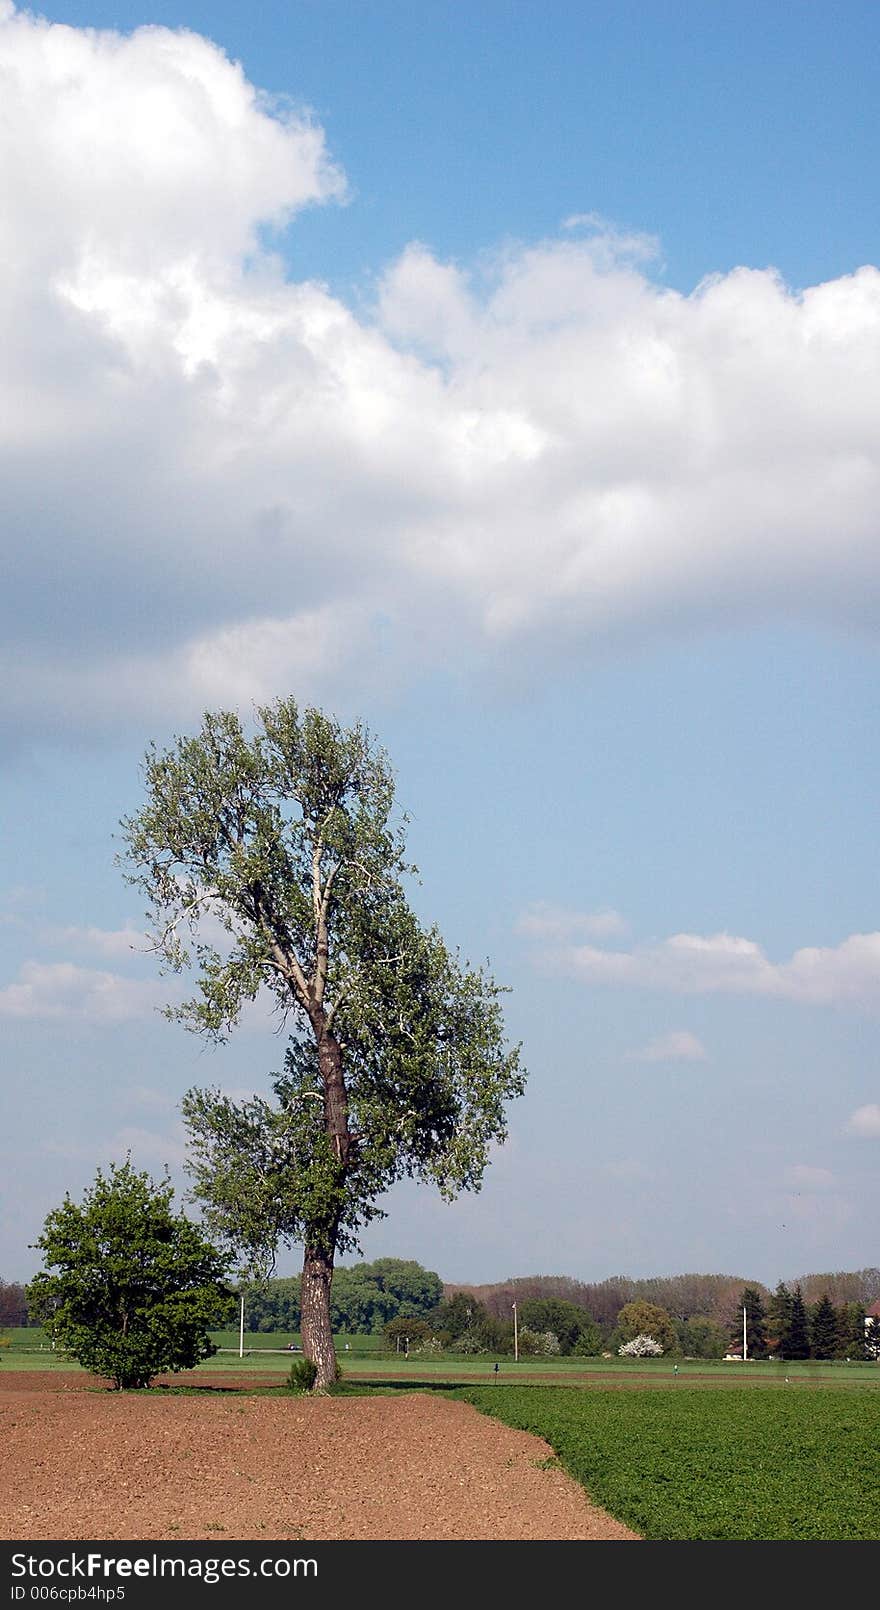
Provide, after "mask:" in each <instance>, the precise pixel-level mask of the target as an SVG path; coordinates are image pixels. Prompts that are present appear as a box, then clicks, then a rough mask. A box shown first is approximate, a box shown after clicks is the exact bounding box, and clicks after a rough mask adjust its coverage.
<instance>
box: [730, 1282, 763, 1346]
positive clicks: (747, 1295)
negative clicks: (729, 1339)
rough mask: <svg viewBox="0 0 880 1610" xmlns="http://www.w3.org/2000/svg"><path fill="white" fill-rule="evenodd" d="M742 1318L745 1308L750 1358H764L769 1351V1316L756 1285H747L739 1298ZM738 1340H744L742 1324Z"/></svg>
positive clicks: (747, 1344)
mask: <svg viewBox="0 0 880 1610" xmlns="http://www.w3.org/2000/svg"><path fill="white" fill-rule="evenodd" d="M739 1306H740V1318H742V1310H743V1309H745V1316H746V1348H747V1350H748V1356H749V1358H763V1357H764V1355H765V1353H766V1352H767V1322H766V1320H767V1316H766V1313H765V1310H764V1300H763V1298H762V1296H761V1293H760V1292H759V1291H758V1289H757V1287H756V1286H745V1287H744V1288H743V1291H742V1294H741V1296H740V1300H739ZM737 1341H740V1342H741V1341H742V1325H740V1326H739V1330H738V1335H737Z"/></svg>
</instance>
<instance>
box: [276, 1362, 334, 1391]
mask: <svg viewBox="0 0 880 1610" xmlns="http://www.w3.org/2000/svg"><path fill="white" fill-rule="evenodd" d="M336 1373H337V1377H338V1375H339V1370H338V1368H337V1372H336ZM317 1378H318V1366H317V1364H315V1362H314V1360H313V1359H310V1358H297V1359H294V1361H293V1363H292V1364H291V1366H290V1374H289V1375H288V1377H287V1389H288V1391H289V1392H311V1390H312V1387H313V1386H314V1384H315V1381H316V1380H317Z"/></svg>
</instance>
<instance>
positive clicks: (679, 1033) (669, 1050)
mask: <svg viewBox="0 0 880 1610" xmlns="http://www.w3.org/2000/svg"><path fill="white" fill-rule="evenodd" d="M631 1057H632V1060H633V1061H634V1062H706V1061H707V1060H708V1052H707V1051H706V1047H705V1046H704V1044H703V1042H702V1040H700V1039H698V1038H697V1036H696V1034H691V1032H690V1030H689V1029H674V1030H673V1031H672V1032H671V1033H669V1034H661V1035H658V1037H657V1039H656V1040H651V1041H650V1042H649V1043H648V1044H647V1045H646V1046H644V1047H643V1048H642V1050H641V1051H633V1052H631Z"/></svg>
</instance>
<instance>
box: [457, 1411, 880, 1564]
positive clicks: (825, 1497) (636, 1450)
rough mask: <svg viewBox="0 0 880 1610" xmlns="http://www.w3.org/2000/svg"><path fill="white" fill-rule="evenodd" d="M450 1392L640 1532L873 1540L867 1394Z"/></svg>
mask: <svg viewBox="0 0 880 1610" xmlns="http://www.w3.org/2000/svg"><path fill="white" fill-rule="evenodd" d="M455 1396H456V1397H460V1398H464V1399H465V1400H466V1401H467V1402H469V1403H474V1404H476V1406H477V1407H478V1408H480V1409H482V1410H483V1411H484V1413H487V1414H492V1415H494V1416H495V1417H496V1418H497V1419H500V1420H503V1421H504V1422H505V1423H506V1424H507V1425H511V1426H515V1427H517V1428H518V1429H520V1430H524V1431H531V1432H533V1433H535V1434H536V1435H537V1436H539V1437H543V1438H544V1439H545V1441H547V1442H549V1444H550V1446H551V1447H552V1448H553V1449H554V1450H555V1452H556V1454H557V1455H558V1456H559V1458H560V1459H561V1460H562V1462H563V1464H564V1465H565V1467H566V1469H567V1470H569V1471H570V1472H571V1474H572V1475H573V1476H575V1477H576V1479H577V1480H578V1481H580V1482H582V1483H583V1485H584V1486H585V1487H586V1489H587V1491H588V1492H589V1494H590V1496H591V1497H592V1498H593V1499H594V1500H596V1501H597V1502H598V1503H600V1504H602V1505H604V1506H605V1507H606V1508H607V1509H609V1510H611V1512H612V1514H614V1515H616V1516H617V1517H618V1519H620V1520H622V1521H624V1522H626V1524H627V1525H629V1526H631V1527H632V1528H633V1530H634V1531H636V1532H639V1533H641V1534H642V1535H643V1536H645V1537H647V1538H649V1539H652V1540H664V1539H703V1540H707V1541H714V1540H725V1539H733V1540H742V1541H760V1540H767V1541H775V1540H783V1539H798V1540H809V1539H813V1540H823V1539H824V1540H828V1541H837V1540H849V1539H866V1540H871V1539H872V1540H874V1541H877V1540H878V1539H880V1510H878V1506H877V1491H878V1488H880V1393H876V1392H859V1391H851V1390H847V1389H842V1390H829V1389H827V1388H821V1387H820V1388H815V1389H813V1390H811V1391H809V1392H800V1391H798V1390H797V1389H796V1388H790V1387H784V1386H780V1389H779V1390H778V1391H774V1392H768V1391H756V1392H749V1391H729V1392H711V1393H710V1392H706V1391H702V1390H699V1389H692V1388H691V1389H688V1388H687V1387H683V1386H681V1385H680V1384H677V1385H676V1387H675V1388H674V1389H673V1390H668V1391H667V1390H663V1389H656V1388H655V1389H653V1390H651V1391H639V1390H635V1391H628V1392H577V1391H572V1390H571V1389H570V1388H566V1387H557V1388H553V1387H538V1386H532V1387H527V1388H523V1387H507V1386H489V1387H467V1388H463V1389H461V1390H459V1391H457V1392H456V1393H455ZM732 1449H735V1450H736V1457H735V1459H734V1458H731V1450H732Z"/></svg>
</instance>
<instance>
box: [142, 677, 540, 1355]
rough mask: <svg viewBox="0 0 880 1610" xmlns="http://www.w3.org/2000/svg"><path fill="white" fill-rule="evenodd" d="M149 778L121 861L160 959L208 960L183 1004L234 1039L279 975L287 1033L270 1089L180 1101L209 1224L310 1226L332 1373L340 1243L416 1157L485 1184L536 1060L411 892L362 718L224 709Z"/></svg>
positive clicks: (251, 1252)
mask: <svg viewBox="0 0 880 1610" xmlns="http://www.w3.org/2000/svg"><path fill="white" fill-rule="evenodd" d="M145 781H146V795H147V797H146V802H145V804H144V805H143V806H142V808H141V809H140V810H139V811H138V812H137V814H136V815H134V816H132V817H130V818H128V819H126V820H125V821H124V822H123V824H122V825H123V833H124V835H125V842H126V856H125V862H124V864H125V867H126V871H127V876H128V877H129V880H130V881H131V882H133V883H134V884H136V885H137V886H138V887H140V888H141V889H142V890H143V891H144V893H145V894H146V895H147V897H148V899H149V902H150V913H149V916H150V920H151V923H152V929H153V934H154V940H155V946H156V949H157V951H158V952H159V954H160V956H161V957H162V958H163V960H164V961H165V963H166V964H167V965H169V966H170V967H172V968H174V969H176V970H180V969H182V968H185V967H187V966H189V965H190V964H191V962H193V961H194V962H195V963H196V964H197V966H198V970H199V977H198V994H197V996H196V997H195V998H194V999H192V1000H190V1001H188V1002H187V1003H186V1004H185V1005H183V1006H180V1007H175V1008H173V1009H169V1015H170V1016H171V1017H175V1018H178V1019H179V1020H180V1021H181V1022H183V1023H184V1024H185V1025H186V1026H187V1027H188V1028H190V1029H193V1030H195V1031H197V1032H201V1033H203V1034H205V1035H207V1036H209V1037H210V1038H213V1039H214V1040H218V1041H220V1040H223V1039H225V1038H226V1036H227V1034H228V1033H229V1032H230V1030H231V1029H232V1027H233V1025H234V1024H235V1023H236V1022H237V1020H238V1017H239V1014H240V1011H241V1009H242V1006H243V1005H244V1004H245V1003H246V1002H247V1001H248V1000H251V999H253V998H254V996H255V995H256V994H257V992H258V990H259V989H260V988H261V987H262V986H266V987H267V988H268V989H269V990H270V991H271V992H272V993H273V995H274V997H275V1001H276V1004H277V1006H278V1008H279V1009H280V1011H281V1012H282V1013H283V1014H284V1016H285V1020H286V1021H287V1023H288V1025H289V1027H290V1028H291V1030H292V1032H291V1035H290V1041H289V1046H288V1051H287V1057H286V1066H285V1070H284V1072H283V1073H282V1074H281V1075H279V1076H278V1077H277V1078H276V1079H275V1082H274V1090H275V1097H276V1100H275V1101H274V1102H267V1101H264V1100H262V1099H255V1100H253V1101H250V1102H245V1103H243V1104H236V1103H234V1102H231V1101H229V1100H228V1099H227V1098H225V1097H223V1096H222V1095H221V1094H220V1093H219V1092H218V1091H198V1090H193V1091H190V1092H189V1093H188V1095H187V1096H186V1098H185V1100H184V1103H183V1112H184V1118H185V1121H186V1123H187V1126H188V1129H189V1133H190V1138H191V1142H192V1147H193V1160H192V1164H191V1167H192V1171H193V1174H194V1178H195V1194H196V1195H197V1197H198V1198H199V1199H200V1200H201V1201H202V1203H203V1205H204V1208H205V1212H206V1217H207V1221H208V1223H209V1224H210V1226H211V1229H212V1231H214V1232H215V1233H216V1234H219V1235H222V1236H223V1237H224V1238H225V1240H226V1241H227V1242H228V1243H229V1244H230V1245H231V1246H235V1247H236V1248H237V1249H238V1251H239V1252H240V1253H241V1254H242V1256H243V1257H244V1258H245V1259H246V1261H247V1263H248V1264H249V1266H250V1267H251V1268H252V1269H254V1270H256V1269H258V1268H259V1269H261V1270H263V1271H265V1270H266V1269H267V1268H271V1266H272V1264H273V1262H274V1255H275V1249H276V1248H277V1245H278V1242H279V1240H282V1239H283V1240H286V1241H294V1240H295V1241H301V1242H302V1243H303V1246H304V1256H303V1275H302V1292H301V1298H302V1334H303V1349H304V1352H305V1353H306V1355H307V1357H309V1358H310V1359H312V1360H313V1361H314V1363H315V1364H316V1366H317V1371H318V1375H317V1384H318V1385H319V1386H323V1385H326V1384H328V1383H330V1382H332V1381H333V1380H334V1379H335V1377H336V1359H335V1354H334V1350H333V1337H332V1330H331V1322H330V1285H331V1280H332V1275H333V1264H334V1258H335V1256H336V1253H337V1251H344V1250H348V1249H350V1248H353V1247H356V1246H357V1236H358V1230H359V1228H360V1227H361V1226H362V1225H363V1224H365V1223H366V1222H368V1221H369V1220H370V1219H371V1218H374V1217H375V1216H376V1215H377V1213H378V1211H379V1210H378V1208H377V1207H376V1199H377V1197H378V1196H379V1195H380V1194H381V1193H382V1192H383V1191H384V1190H386V1189H387V1188H388V1186H389V1185H391V1184H392V1182H393V1181H394V1180H396V1179H399V1178H400V1177H401V1176H402V1175H410V1176H418V1177H421V1178H424V1179H431V1180H433V1181H434V1182H435V1183H436V1184H437V1185H438V1186H439V1188H440V1190H441V1192H442V1193H443V1195H444V1196H445V1197H447V1198H451V1197H453V1196H454V1195H455V1194H456V1193H457V1192H458V1191H460V1190H463V1189H474V1190H476V1189H479V1187H480V1183H481V1180H482V1175H483V1172H484V1169H485V1166H486V1161H487V1149H488V1146H489V1143H490V1142H491V1141H493V1140H498V1139H501V1138H503V1136H504V1134H505V1132H506V1121H505V1103H506V1102H507V1101H508V1100H509V1099H511V1098H512V1097H515V1096H517V1095H519V1094H520V1093H521V1091H522V1089H523V1086H524V1074H523V1073H522V1071H521V1070H520V1067H519V1052H518V1049H512V1050H511V1049H507V1048H506V1046H505V1042H504V1034H503V1024H502V1018H501V1009H500V1001H499V996H500V994H501V993H502V992H501V990H500V989H499V987H498V986H497V985H496V984H495V983H494V981H493V979H492V978H491V976H490V975H489V974H488V973H487V972H486V971H484V970H483V969H482V968H480V969H475V968H472V967H470V966H468V965H466V964H463V963H462V962H461V960H460V959H459V957H458V956H457V955H453V954H451V953H450V951H449V950H448V949H447V947H446V945H445V944H444V942H443V940H442V938H441V936H440V934H439V933H438V932H437V930H436V929H435V928H431V929H425V928H423V927H422V926H421V924H420V923H419V921H418V920H417V918H416V916H415V915H414V913H413V911H412V910H411V908H410V906H409V903H408V901H407V898H406V894H405V891H404V887H403V880H404V878H405V877H406V876H407V874H410V873H413V872H414V871H415V868H413V867H411V866H408V865H407V863H406V861H405V859H404V836H403V824H402V823H401V822H395V821H394V820H393V817H392V811H393V805H394V782H393V777H392V773H391V769H390V766H389V763H388V760H387V757H386V756H385V754H384V752H383V751H382V750H381V749H379V748H378V747H377V746H376V745H375V743H374V742H373V740H372V738H371V736H370V734H369V733H368V732H367V731H366V730H365V729H364V728H363V727H360V726H356V727H353V728H351V729H348V730H346V729H344V728H343V727H341V726H340V725H339V723H338V722H336V721H335V720H333V719H331V718H330V717H328V716H326V715H324V714H323V713H322V712H321V711H319V710H314V709H306V710H304V711H303V712H302V713H300V711H299V709H298V707H297V705H296V703H295V701H294V700H293V699H284V700H278V701H277V702H276V703H274V704H272V705H269V706H266V707H264V708H262V709H260V710H258V711H257V730H256V733H255V735H254V736H252V737H248V736H246V735H245V732H244V730H243V728H242V725H241V722H240V720H239V718H238V716H237V715H235V714H234V713H232V712H229V711H222V712H219V713H217V714H208V715H206V716H205V718H204V723H203V726H202V729H201V731H200V732H199V733H198V734H197V736H196V737H194V738H181V739H178V740H177V741H176V742H175V744H174V745H173V746H172V747H171V748H170V749H168V750H166V751H165V752H164V753H159V752H157V750H156V749H155V748H152V749H151V750H150V751H149V752H148V754H147V757H146V763H145ZM205 919H207V920H208V926H206V921H205ZM211 925H212V926H213V929H214V931H215V934H216V930H217V929H218V926H219V929H220V930H221V933H222V943H221V942H220V940H219V939H218V938H217V937H214V938H212V935H211Z"/></svg>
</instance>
